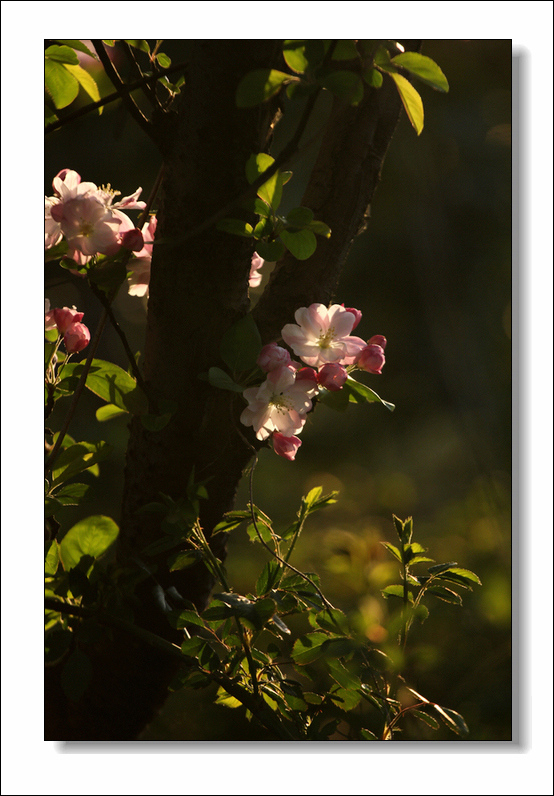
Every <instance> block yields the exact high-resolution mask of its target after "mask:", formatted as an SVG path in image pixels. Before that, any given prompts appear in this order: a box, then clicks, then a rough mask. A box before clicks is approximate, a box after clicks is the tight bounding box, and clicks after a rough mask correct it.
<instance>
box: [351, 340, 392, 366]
mask: <svg viewBox="0 0 554 796" xmlns="http://www.w3.org/2000/svg"><path fill="white" fill-rule="evenodd" d="M384 364H385V352H384V351H383V349H382V347H381V346H380V345H376V344H375V343H372V344H371V345H367V346H366V347H365V348H364V350H363V351H362V352H361V354H360V356H359V357H358V359H357V361H356V367H358V368H360V370H366V371H367V372H368V373H381V368H382V367H383V365H384Z"/></svg>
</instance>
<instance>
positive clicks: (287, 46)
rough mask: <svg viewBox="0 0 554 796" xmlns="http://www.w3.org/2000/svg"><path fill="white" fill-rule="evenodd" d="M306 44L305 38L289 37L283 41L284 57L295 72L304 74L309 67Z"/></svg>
mask: <svg viewBox="0 0 554 796" xmlns="http://www.w3.org/2000/svg"><path fill="white" fill-rule="evenodd" d="M306 44H307V41H306V40H305V39H287V40H285V41H284V42H283V58H284V59H285V61H286V64H287V66H288V67H289V68H290V69H292V70H293V72H298V73H299V74H303V73H304V72H305V71H306V70H307V69H308V68H309V61H308V58H307V57H306Z"/></svg>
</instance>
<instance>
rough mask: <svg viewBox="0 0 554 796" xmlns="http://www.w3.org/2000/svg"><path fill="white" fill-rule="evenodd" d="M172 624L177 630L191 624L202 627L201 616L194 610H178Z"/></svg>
mask: <svg viewBox="0 0 554 796" xmlns="http://www.w3.org/2000/svg"><path fill="white" fill-rule="evenodd" d="M172 624H173V626H174V627H175V628H177V630H181V628H183V627H190V626H191V625H192V626H194V627H204V622H203V621H202V617H201V616H199V615H198V614H197V613H196V611H192V610H185V611H179V613H178V615H177V616H175V617H174V619H173V621H172Z"/></svg>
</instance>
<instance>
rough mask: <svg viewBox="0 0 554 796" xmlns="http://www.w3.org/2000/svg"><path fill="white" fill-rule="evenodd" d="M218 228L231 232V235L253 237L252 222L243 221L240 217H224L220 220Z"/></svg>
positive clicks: (221, 230)
mask: <svg viewBox="0 0 554 796" xmlns="http://www.w3.org/2000/svg"><path fill="white" fill-rule="evenodd" d="M216 228H217V229H218V230H219V231H220V232H229V233H230V234H231V235H241V236H242V237H243V238H251V237H252V232H253V229H252V224H248V223H247V222H246V221H241V220H240V218H222V219H221V221H218V222H217V224H216Z"/></svg>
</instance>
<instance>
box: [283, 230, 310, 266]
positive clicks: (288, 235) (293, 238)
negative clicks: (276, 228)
mask: <svg viewBox="0 0 554 796" xmlns="http://www.w3.org/2000/svg"><path fill="white" fill-rule="evenodd" d="M280 237H281V240H282V241H283V243H284V244H285V246H286V247H287V249H288V250H289V252H290V253H291V254H292V255H293V257H296V259H297V260H307V259H308V257H311V256H312V254H313V253H314V252H315V250H316V249H317V241H316V239H315V235H314V233H313V232H312V231H311V230H309V229H299V230H298V231H296V232H291V231H290V230H288V229H284V230H283V231H282V232H281V235H280Z"/></svg>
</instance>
